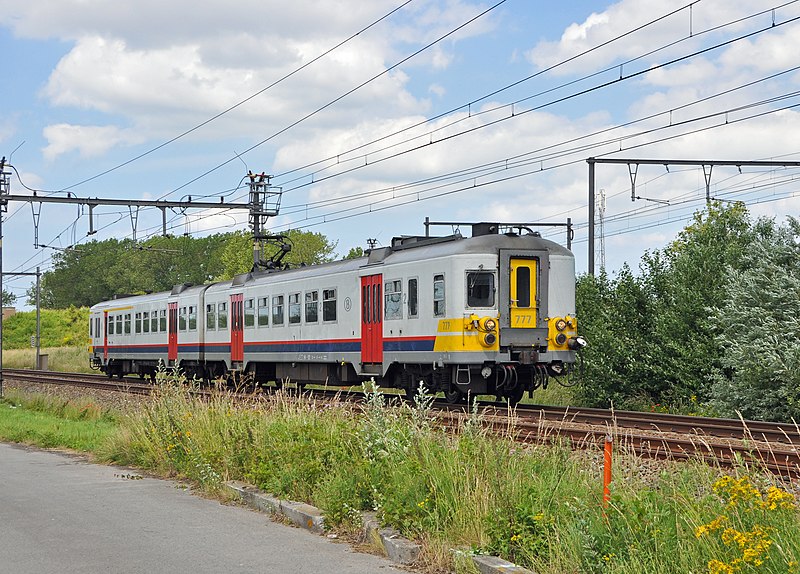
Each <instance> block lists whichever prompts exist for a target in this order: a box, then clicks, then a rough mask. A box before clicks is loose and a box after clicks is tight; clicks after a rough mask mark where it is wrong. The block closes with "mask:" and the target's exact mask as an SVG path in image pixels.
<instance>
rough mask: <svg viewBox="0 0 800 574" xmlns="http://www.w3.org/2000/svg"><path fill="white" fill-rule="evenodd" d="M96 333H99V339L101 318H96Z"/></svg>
mask: <svg viewBox="0 0 800 574" xmlns="http://www.w3.org/2000/svg"><path fill="white" fill-rule="evenodd" d="M94 332H95V333H97V337H98V338H99V337H100V317H96V318H95V320H94Z"/></svg>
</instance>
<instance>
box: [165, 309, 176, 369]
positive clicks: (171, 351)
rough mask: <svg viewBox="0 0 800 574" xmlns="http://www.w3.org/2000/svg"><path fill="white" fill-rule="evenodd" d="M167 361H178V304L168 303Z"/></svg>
mask: <svg viewBox="0 0 800 574" xmlns="http://www.w3.org/2000/svg"><path fill="white" fill-rule="evenodd" d="M167 308H168V309H169V311H168V312H167V343H168V345H167V359H168V360H170V361H177V360H178V303H177V302H175V303H167Z"/></svg>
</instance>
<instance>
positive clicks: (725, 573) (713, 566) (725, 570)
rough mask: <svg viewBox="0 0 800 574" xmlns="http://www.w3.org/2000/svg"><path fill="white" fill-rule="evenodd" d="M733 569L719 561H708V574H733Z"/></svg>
mask: <svg viewBox="0 0 800 574" xmlns="http://www.w3.org/2000/svg"><path fill="white" fill-rule="evenodd" d="M733 572H734V568H733V566H731V565H730V564H725V562H720V561H719V560H709V561H708V574H733Z"/></svg>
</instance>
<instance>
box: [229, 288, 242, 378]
mask: <svg viewBox="0 0 800 574" xmlns="http://www.w3.org/2000/svg"><path fill="white" fill-rule="evenodd" d="M243 300H244V295H243V294H242V293H237V294H236V295H231V361H235V362H237V363H238V362H242V361H244V330H243V327H244V323H243V321H242V311H243V308H242V307H243V303H242V301H243Z"/></svg>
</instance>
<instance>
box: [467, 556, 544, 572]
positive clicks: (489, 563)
mask: <svg viewBox="0 0 800 574" xmlns="http://www.w3.org/2000/svg"><path fill="white" fill-rule="evenodd" d="M472 562H473V563H474V564H475V566H477V567H478V570H480V573H481V574H536V573H535V572H533V571H532V570H528V569H527V568H523V567H522V566H517V565H516V564H512V563H511V562H507V561H505V560H503V559H502V558H498V557H497V556H473V557H472Z"/></svg>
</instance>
